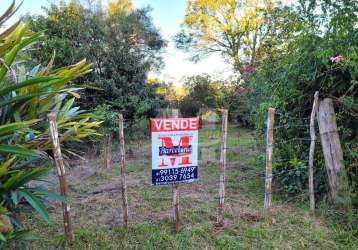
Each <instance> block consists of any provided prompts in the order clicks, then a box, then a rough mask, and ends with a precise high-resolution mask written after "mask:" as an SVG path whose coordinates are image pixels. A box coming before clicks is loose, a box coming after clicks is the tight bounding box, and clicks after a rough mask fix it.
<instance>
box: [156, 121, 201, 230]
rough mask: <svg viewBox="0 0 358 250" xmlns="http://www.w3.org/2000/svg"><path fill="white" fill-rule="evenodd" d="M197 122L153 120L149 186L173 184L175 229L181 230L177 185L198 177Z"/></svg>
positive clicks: (192, 180)
mask: <svg viewBox="0 0 358 250" xmlns="http://www.w3.org/2000/svg"><path fill="white" fill-rule="evenodd" d="M198 128H199V119H198V118H197V117H195V118H168V119H162V118H158V119H152V120H151V132H152V184H153V185H169V184H173V210H174V220H175V230H176V231H179V228H180V213H179V212H180V211H179V197H178V195H179V194H178V187H177V184H179V183H190V182H194V181H195V180H197V178H198Z"/></svg>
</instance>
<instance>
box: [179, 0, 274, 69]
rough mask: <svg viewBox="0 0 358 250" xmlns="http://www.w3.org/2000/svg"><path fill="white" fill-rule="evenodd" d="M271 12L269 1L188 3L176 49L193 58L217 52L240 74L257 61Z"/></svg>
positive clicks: (226, 0) (235, 0)
mask: <svg viewBox="0 0 358 250" xmlns="http://www.w3.org/2000/svg"><path fill="white" fill-rule="evenodd" d="M273 9H274V5H273V3H272V1H271V0H205V1H202V0H190V1H188V5H187V9H186V15H185V19H184V23H183V25H182V27H183V29H182V30H181V32H180V33H179V34H177V35H176V37H175V40H176V43H177V47H178V48H181V49H184V50H188V51H191V52H193V59H200V58H201V57H202V56H205V55H208V54H211V53H217V52H219V53H221V54H222V55H223V56H224V57H225V58H226V59H227V60H228V61H229V62H230V63H231V64H232V65H233V66H234V69H235V70H237V71H239V72H240V73H243V70H244V66H245V65H251V66H252V65H254V64H255V63H256V61H257V57H258V54H259V50H260V44H262V43H263V41H264V40H265V37H266V36H267V34H268V33H269V29H270V27H269V17H270V14H271V13H272V11H273Z"/></svg>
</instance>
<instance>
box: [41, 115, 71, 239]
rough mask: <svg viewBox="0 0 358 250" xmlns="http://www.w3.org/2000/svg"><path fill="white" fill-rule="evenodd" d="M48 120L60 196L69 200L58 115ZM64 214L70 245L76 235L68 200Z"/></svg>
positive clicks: (49, 117) (48, 116)
mask: <svg viewBox="0 0 358 250" xmlns="http://www.w3.org/2000/svg"><path fill="white" fill-rule="evenodd" d="M47 118H48V120H49V123H50V126H49V127H50V136H51V141H52V152H53V157H54V160H55V163H56V168H57V175H58V179H59V182H60V194H61V195H62V196H64V197H65V198H66V199H67V198H68V197H67V196H68V187H67V183H66V176H65V165H64V162H63V157H62V153H61V147H60V142H59V139H58V132H57V123H56V114H54V113H50V114H48V115H47ZM62 213H63V222H64V226H65V234H66V239H67V241H68V242H69V243H71V242H73V240H74V235H73V229H72V223H71V215H70V205H69V204H68V200H67V202H62Z"/></svg>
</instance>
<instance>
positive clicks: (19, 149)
mask: <svg viewBox="0 0 358 250" xmlns="http://www.w3.org/2000/svg"><path fill="white" fill-rule="evenodd" d="M0 153H5V154H15V155H22V156H33V157H36V156H38V153H36V152H35V151H33V150H31V149H27V148H25V147H23V146H20V145H6V144H0Z"/></svg>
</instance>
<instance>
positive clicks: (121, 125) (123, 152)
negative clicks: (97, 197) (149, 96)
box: [118, 114, 128, 227]
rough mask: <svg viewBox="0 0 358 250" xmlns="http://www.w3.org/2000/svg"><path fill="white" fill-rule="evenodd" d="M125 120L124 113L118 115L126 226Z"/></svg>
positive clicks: (126, 224) (125, 224)
mask: <svg viewBox="0 0 358 250" xmlns="http://www.w3.org/2000/svg"><path fill="white" fill-rule="evenodd" d="M123 124H124V122H123V115H122V114H119V116H118V125H119V144H120V145H119V149H120V156H121V179H122V181H121V190H122V209H123V223H124V226H125V227H128V198H127V182H126V158H125V147H124V125H123Z"/></svg>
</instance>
